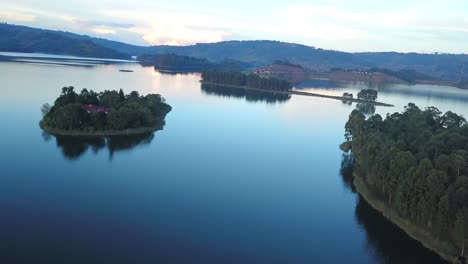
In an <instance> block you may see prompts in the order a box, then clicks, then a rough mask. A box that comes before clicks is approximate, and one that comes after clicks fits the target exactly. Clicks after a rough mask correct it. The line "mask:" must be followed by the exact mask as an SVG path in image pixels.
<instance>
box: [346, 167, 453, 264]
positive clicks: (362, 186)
mask: <svg viewBox="0 0 468 264" xmlns="http://www.w3.org/2000/svg"><path fill="white" fill-rule="evenodd" d="M353 185H354V187H355V188H356V192H357V193H358V194H359V195H360V196H361V197H362V198H363V199H364V200H365V201H366V202H367V203H368V204H369V205H370V206H371V207H372V208H374V209H375V210H377V211H378V212H379V213H381V214H382V215H383V216H384V217H385V218H387V219H388V220H389V221H390V222H391V223H392V224H394V225H396V226H397V227H398V228H400V229H401V230H403V232H405V234H407V235H408V236H409V237H411V238H412V239H414V240H416V241H417V242H418V243H420V244H421V245H422V246H423V247H425V248H427V249H429V250H431V251H433V252H435V253H436V254H437V255H439V256H440V257H441V258H442V259H443V260H445V261H447V262H449V263H459V262H458V254H457V253H456V252H458V250H457V249H456V248H454V247H453V245H452V244H450V243H448V242H443V241H440V240H439V239H436V238H434V237H433V236H432V235H431V234H430V233H428V232H427V231H425V230H424V229H422V228H420V227H418V226H415V225H414V224H412V223H411V222H410V221H408V220H406V219H404V218H402V217H400V216H399V215H398V214H397V213H396V211H395V210H394V209H392V208H390V207H388V206H387V205H386V204H385V202H383V201H381V200H380V199H376V198H375V196H374V195H373V194H372V191H371V190H369V189H368V187H367V185H366V183H365V182H364V181H363V180H362V179H361V178H360V177H359V176H357V175H356V174H354V173H353Z"/></svg>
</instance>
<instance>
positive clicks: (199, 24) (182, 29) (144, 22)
mask: <svg viewBox="0 0 468 264" xmlns="http://www.w3.org/2000/svg"><path fill="white" fill-rule="evenodd" d="M100 14H102V15H104V16H107V17H109V18H112V19H119V20H121V21H129V23H131V24H138V25H139V26H135V27H132V28H127V29H126V30H127V31H128V32H133V33H136V34H139V35H140V36H141V38H142V39H143V40H144V41H145V42H146V43H148V44H150V45H190V44H195V43H206V42H219V41H223V40H225V39H226V38H227V37H228V36H230V35H231V32H230V31H229V30H228V29H227V28H226V27H222V26H213V25H222V24H223V23H222V21H221V20H220V19H219V18H217V17H216V16H213V15H211V14H206V13H203V14H200V13H193V12H192V13H178V12H174V13H171V12H168V10H164V12H161V10H156V11H152V12H144V11H141V12H136V11H130V10H102V11H100Z"/></svg>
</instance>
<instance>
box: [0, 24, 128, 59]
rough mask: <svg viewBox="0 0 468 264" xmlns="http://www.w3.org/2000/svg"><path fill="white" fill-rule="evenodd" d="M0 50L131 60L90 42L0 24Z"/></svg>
mask: <svg viewBox="0 0 468 264" xmlns="http://www.w3.org/2000/svg"><path fill="white" fill-rule="evenodd" d="M0 50H1V51H10V52H42V53H51V54H60V55H72V56H80V57H98V58H112V59H131V56H130V55H128V54H124V53H122V52H119V51H116V50H113V49H110V48H106V47H103V46H101V45H98V44H96V43H94V42H93V41H90V40H85V39H82V40H78V39H73V38H70V37H67V36H64V35H63V34H61V33H60V32H57V31H50V30H42V29H35V28H29V27H24V26H12V25H8V24H0Z"/></svg>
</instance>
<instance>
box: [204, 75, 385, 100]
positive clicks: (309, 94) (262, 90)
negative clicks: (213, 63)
mask: <svg viewBox="0 0 468 264" xmlns="http://www.w3.org/2000/svg"><path fill="white" fill-rule="evenodd" d="M200 82H201V83H202V84H209V85H219V86H225V87H231V88H237V89H247V90H254V91H260V92H266V93H273V94H275V93H276V94H295V95H303V96H313V97H322V98H329V99H335V100H340V101H347V102H353V103H365V104H372V105H376V106H385V107H394V105H392V104H387V103H382V102H372V101H365V100H360V99H357V98H345V97H343V96H334V95H325V94H318V93H308V92H300V91H294V90H292V91H269V90H264V89H258V88H252V87H248V86H238V85H232V84H223V83H213V82H205V81H203V80H201V81H200Z"/></svg>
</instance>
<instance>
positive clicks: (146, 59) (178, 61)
mask: <svg viewBox="0 0 468 264" xmlns="http://www.w3.org/2000/svg"><path fill="white" fill-rule="evenodd" d="M138 61H139V62H140V64H141V65H143V66H154V67H155V68H156V69H162V70H164V69H167V70H174V71H188V72H199V71H204V70H213V69H218V70H233V71H241V70H243V69H244V68H246V67H248V66H247V65H246V64H245V63H241V62H239V61H234V60H223V61H219V62H211V61H209V60H207V59H203V58H195V57H189V56H179V55H175V54H173V53H171V54H156V55H147V54H146V55H142V56H139V57H138Z"/></svg>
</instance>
